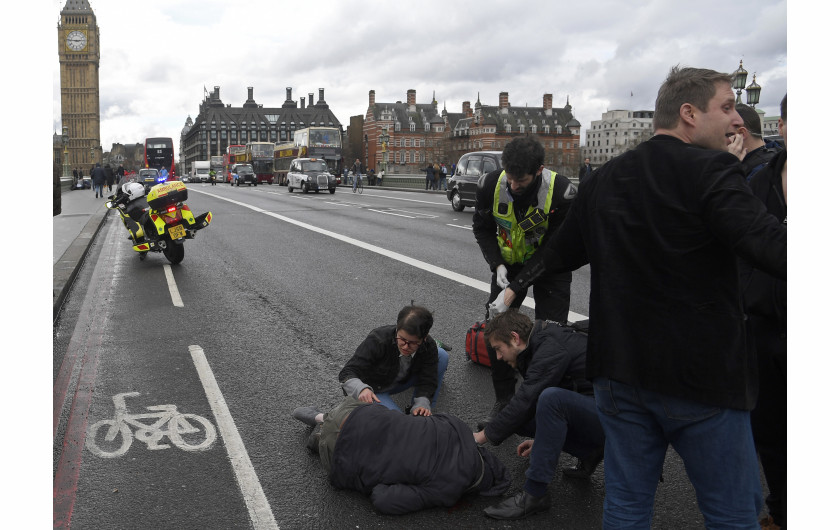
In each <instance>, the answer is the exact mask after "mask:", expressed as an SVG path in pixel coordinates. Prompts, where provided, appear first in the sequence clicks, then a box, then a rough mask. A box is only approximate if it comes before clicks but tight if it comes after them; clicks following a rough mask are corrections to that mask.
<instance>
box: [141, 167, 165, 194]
mask: <svg viewBox="0 0 840 530" xmlns="http://www.w3.org/2000/svg"><path fill="white" fill-rule="evenodd" d="M159 178H160V172H159V171H158V170H157V169H155V168H152V167H144V168H143V169H141V170H140V172H139V173H138V176H137V182H139V183H140V184H142V185H143V186H144V187H145V188H146V193H149V190H150V189H152V186H156V185H157V184H158V183H159Z"/></svg>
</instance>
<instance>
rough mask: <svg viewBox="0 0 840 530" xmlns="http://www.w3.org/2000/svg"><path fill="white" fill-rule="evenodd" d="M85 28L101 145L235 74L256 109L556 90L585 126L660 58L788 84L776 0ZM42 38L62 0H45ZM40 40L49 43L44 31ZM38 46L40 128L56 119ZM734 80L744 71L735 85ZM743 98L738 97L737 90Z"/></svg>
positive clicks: (234, 93)
mask: <svg viewBox="0 0 840 530" xmlns="http://www.w3.org/2000/svg"><path fill="white" fill-rule="evenodd" d="M89 1H90V4H91V6H92V7H93V9H94V12H95V13H96V17H97V22H98V24H99V28H100V38H101V48H102V53H101V62H100V73H99V75H100V79H99V82H100V111H101V116H102V123H101V137H102V143H103V147H104V148H105V149H106V150H108V149H109V148H110V146H111V144H112V143H114V142H119V143H134V142H142V140H143V138H145V137H147V136H171V137H173V139H176V144H177V138H178V137H179V134H180V131H181V129H182V127H183V125H184V121H185V120H186V118H187V116H192V117H193V118H195V116H196V114H197V112H198V106H199V103H200V102H201V100H202V98H203V95H204V88H205V87H206V88H207V90H208V91H212V89H213V87H214V86H219V87H220V91H221V97H222V100H223V101H224V102H225V103H226V104H227V103H230V104H232V105H233V106H241V105H242V103H243V102H244V101H245V99H246V98H247V87H249V86H253V87H254V99H255V100H256V101H257V103H261V104H263V105H264V106H266V107H274V106H280V105H282V103H283V101H284V100H285V98H286V93H285V88H286V87H292V89H293V98H294V99H295V100H296V101H299V99H300V97H307V98H308V94H309V93H314V94H315V97H316V98H317V95H318V89H319V88H324V89H325V99H326V101H327V103H328V104H329V105H330V109H331V110H332V111H333V112H334V113H335V115H336V116H337V117H338V119H339V121H340V122H341V123H342V124H343V125H345V126H346V125H347V124H348V123H349V121H350V116H355V115H359V114H364V113H365V111H366V109H367V101H368V91H370V90H375V91H376V98H377V101H381V102H393V101H405V99H406V91H407V90H408V89H415V90H416V91H417V100H418V102H419V103H427V102H430V101H431V100H432V95H433V93H434V95H435V96H436V98H437V100H438V102H439V104H440V105H441V108H443V105H444V104H445V105H446V108H447V109H449V110H450V111H455V112H460V109H461V105H462V102H464V101H469V102H470V105H471V106H474V105H475V102H476V99H477V98H478V96H479V95H480V97H481V101H482V102H483V103H485V104H490V105H497V104H498V100H499V92H503V91H506V92H508V93H509V97H510V103H511V104H512V105H515V106H521V105H526V104H527V105H529V106H541V105H542V96H543V94H546V93H550V94H553V95H554V106H555V107H561V106H563V105H565V102H566V97H567V96H568V98H569V102H570V103H571V105H572V107H573V112H574V114H575V117H576V118H577V119H578V120H579V121H580V122H581V123H582V124H583V128H584V129H585V128H587V127H589V125H590V122H591V121H592V120H595V119H599V118H600V117H601V113H603V112H605V111H607V110H615V109H632V110H643V109H653V104H654V100H655V97H656V91H657V89H658V87H659V85H660V84H661V82H662V80H663V79H664V77H665V75H666V74H667V72H668V70H669V68H670V67H671V66H673V65H675V64H678V63H679V64H682V65H687V66H698V67H707V68H712V69H716V70H721V71H727V72H731V71H734V70H735V69H736V68H737V67H738V62H739V60H741V59H743V61H744V67H745V68H746V69H747V70H748V71H749V72H750V79H749V82H751V81H752V75H753V74H754V73H755V74H757V82H758V83H759V84H760V85H761V86H762V92H761V103H760V104H759V105H758V107H759V108H761V109H764V110H765V111H766V112H767V114H768V115H771V116H775V115H778V104H779V102H780V101H781V99H782V96H784V94H785V92H786V91H787V75H788V74H787V18H786V3H785V2H784V1H778V0H747V1H745V0H741V1H738V2H732V1H726V2H723V1H717V0H714V1H707V2H704V3H703V2H696V1H692V2H687V1H675V0H667V1H666V0H648V1H645V2H632V1H627V0H621V1H613V0H593V1H590V2H574V3H573V2H560V1H557V0H541V1H520V2H510V1H505V2H503V1H498V0H477V1H473V0H466V1H451V0H450V1H435V0H431V1H425V2H423V1H420V2H410V3H409V2H393V1H379V0H357V1H337V0H321V1H318V2H309V3H302V2H288V1H282V0H281V1H276V0H240V1H237V2H231V1H230V0H224V1H222V0H143V1H142V2H136V3H126V2H122V1H106V0H89ZM52 4H53V11H54V13H53V20H54V25H53V26H52V31H53V33H52V35H51V36H50V38H51V39H55V38H56V37H55V33H54V31H55V29H54V28H55V24H57V23H58V18H59V12H60V11H61V9H62V7H63V6H64V4H65V0H52ZM52 42H55V41H54V40H52ZM54 50H55V48H53V52H52V54H53V57H54V59H53V65H52V69H53V129H54V130H55V131H58V132H60V130H61V108H60V97H59V77H58V57H57V54H56V52H55V51H54ZM749 82H748V84H749ZM744 98H746V96H744Z"/></svg>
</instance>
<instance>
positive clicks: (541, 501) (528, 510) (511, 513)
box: [484, 491, 551, 520]
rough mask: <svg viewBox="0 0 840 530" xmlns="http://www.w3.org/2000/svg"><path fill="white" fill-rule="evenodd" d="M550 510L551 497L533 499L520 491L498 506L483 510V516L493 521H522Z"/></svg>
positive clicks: (547, 495) (546, 495)
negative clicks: (524, 518)
mask: <svg viewBox="0 0 840 530" xmlns="http://www.w3.org/2000/svg"><path fill="white" fill-rule="evenodd" d="M549 508H551V495H549V494H547V493H546V494H545V495H543V496H542V497H534V496H533V495H531V494H530V493H528V492H527V491H520V492H519V493H517V494H516V495H514V496H512V497H508V498H507V499H505V500H503V501H502V502H500V503H499V504H497V505H495V506H491V507H489V508H485V509H484V515H486V516H487V517H491V518H493V519H508V520H513V519H522V518H523V517H528V516H529V515H533V514H535V513H539V512H544V511H546V510H548V509H549Z"/></svg>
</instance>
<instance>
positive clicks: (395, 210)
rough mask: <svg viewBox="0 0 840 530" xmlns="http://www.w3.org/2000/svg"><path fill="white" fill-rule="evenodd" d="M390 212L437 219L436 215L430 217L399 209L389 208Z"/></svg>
mask: <svg viewBox="0 0 840 530" xmlns="http://www.w3.org/2000/svg"><path fill="white" fill-rule="evenodd" d="M391 211H392V212H403V213H407V214H411V215H414V216H417V217H427V218H429V219H437V217H438V216H437V215H432V214H430V213H422V212H412V211H411V210H400V209H399V208H391Z"/></svg>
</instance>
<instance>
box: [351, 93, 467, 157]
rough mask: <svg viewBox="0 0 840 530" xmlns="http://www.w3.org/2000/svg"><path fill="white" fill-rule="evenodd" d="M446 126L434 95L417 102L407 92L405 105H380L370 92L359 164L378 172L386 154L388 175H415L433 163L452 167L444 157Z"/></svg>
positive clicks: (415, 97) (400, 102)
mask: <svg viewBox="0 0 840 530" xmlns="http://www.w3.org/2000/svg"><path fill="white" fill-rule="evenodd" d="M446 125H447V124H446V120H445V119H444V118H443V116H441V114H439V113H438V104H437V101H436V100H435V97H434V94H433V95H432V101H431V103H417V91H416V90H413V89H410V90H408V91H407V92H406V101H405V103H403V102H402V101H397V102H394V103H380V102H377V101H376V92H375V91H373V90H371V91H370V92H369V93H368V108H367V112H366V113H365V118H364V125H363V127H362V135H363V137H362V142H361V145H362V150H363V152H362V153H361V156H360V158H361V160H362V163H363V164H364V166H365V168H366V169H371V168H372V169H374V170H375V171H379V169H380V168H381V167H382V160H383V156H384V155H385V154H386V153H387V157H388V158H387V161H388V170H389V172H391V173H394V172H397V173H414V172H417V171H419V169H420V168H425V167H426V166H427V165H429V164H434V163H435V162H438V163H440V162H443V163H449V164H451V163H452V161H450V160H448V159H447V158H446V156H445V146H444V138H445V137H446ZM383 130H384V131H387V133H388V137H389V139H388V142H387V146H386V147H387V149H386V150H383V149H382V141H381V137H382V133H383ZM351 141H352V140H351ZM456 161H457V160H456Z"/></svg>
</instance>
